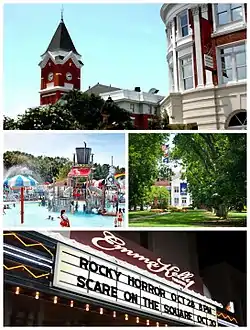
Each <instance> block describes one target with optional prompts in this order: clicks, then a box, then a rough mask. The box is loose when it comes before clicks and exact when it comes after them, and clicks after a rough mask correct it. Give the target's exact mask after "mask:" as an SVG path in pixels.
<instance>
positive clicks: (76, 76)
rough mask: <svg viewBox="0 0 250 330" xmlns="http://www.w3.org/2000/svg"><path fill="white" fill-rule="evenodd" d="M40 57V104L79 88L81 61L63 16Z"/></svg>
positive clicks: (52, 100) (51, 102)
mask: <svg viewBox="0 0 250 330" xmlns="http://www.w3.org/2000/svg"><path fill="white" fill-rule="evenodd" d="M41 58H42V60H41V62H40V63H39V66H40V68H41V90H40V91H39V93H40V105H44V104H54V103H56V102H57V101H58V100H59V99H60V98H61V96H62V95H63V94H65V93H67V92H69V91H71V90H72V89H80V88H81V67H82V66H83V63H82V61H81V55H80V54H79V53H78V52H77V51H76V49H75V46H74V44H73V41H72V39H71V37H70V35H69V32H68V30H67V28H66V26H65V24H64V21H63V16H61V22H60V23H59V25H58V27H57V30H56V32H55V34H54V36H53V38H52V39H51V42H50V44H49V46H48V48H47V50H46V52H45V53H44V54H43V55H42V56H41Z"/></svg>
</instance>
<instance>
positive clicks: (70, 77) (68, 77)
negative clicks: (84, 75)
mask: <svg viewBox="0 0 250 330" xmlns="http://www.w3.org/2000/svg"><path fill="white" fill-rule="evenodd" d="M66 79H67V80H72V74H71V73H70V72H67V73H66Z"/></svg>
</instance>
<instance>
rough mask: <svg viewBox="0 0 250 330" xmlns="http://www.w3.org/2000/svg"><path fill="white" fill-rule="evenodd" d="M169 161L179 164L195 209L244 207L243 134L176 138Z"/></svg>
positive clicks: (244, 168) (186, 135) (244, 164)
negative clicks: (202, 207) (173, 160)
mask: <svg viewBox="0 0 250 330" xmlns="http://www.w3.org/2000/svg"><path fill="white" fill-rule="evenodd" d="M173 142H174V144H175V147H174V150H173V151H172V152H171V157H172V159H175V160H179V161H180V163H181V164H182V166H183V170H184V175H185V177H186V179H187V182H188V190H189V192H190V193H191V195H192V200H193V203H194V204H195V205H196V206H202V205H203V206H206V207H213V208H215V209H216V210H217V211H218V210H220V207H221V206H224V207H223V209H224V211H223V212H222V213H223V214H219V213H220V212H219V213H218V215H220V216H226V213H227V210H228V209H229V208H230V207H234V208H237V206H239V204H241V205H245V203H246V134H244V133H243V134H232V133H231V134H220V133H219V134H217V133H216V134H211V133H210V134H204V133H199V134H177V135H176V136H175V138H174V141H173Z"/></svg>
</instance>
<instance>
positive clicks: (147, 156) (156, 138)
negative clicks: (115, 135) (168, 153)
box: [129, 133, 169, 208]
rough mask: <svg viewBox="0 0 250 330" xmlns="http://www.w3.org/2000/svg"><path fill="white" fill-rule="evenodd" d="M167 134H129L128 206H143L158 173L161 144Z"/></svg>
mask: <svg viewBox="0 0 250 330" xmlns="http://www.w3.org/2000/svg"><path fill="white" fill-rule="evenodd" d="M168 136H169V134H164V133H162V134H155V133H153V134H141V133H138V134H129V204H130V205H129V207H130V208H134V207H136V206H138V205H140V206H143V203H144V202H145V198H146V196H147V193H148V192H149V191H150V190H151V186H152V185H153V184H154V182H155V181H156V180H157V178H158V175H159V161H160V160H161V157H162V156H163V151H162V144H164V143H166V141H167V140H168Z"/></svg>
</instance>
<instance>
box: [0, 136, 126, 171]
mask: <svg viewBox="0 0 250 330" xmlns="http://www.w3.org/2000/svg"><path fill="white" fill-rule="evenodd" d="M84 142H86V143H87V147H90V148H92V153H93V154H94V162H96V163H100V164H110V163H111V156H113V157H114V158H113V159H114V165H115V166H118V165H119V166H120V167H125V138H124V134H123V133H122V134H119V133H112V134H108V133H106V134H105V133H97V134H82V133H75V134H72V133H53V132H52V131H51V132H49V134H47V132H43V133H42V132H39V133H36V132H20V131H4V152H5V151H7V150H8V151H22V152H27V153H30V154H32V155H34V156H40V155H44V156H51V157H56V156H59V157H67V158H70V159H73V153H74V152H75V148H77V147H83V146H84Z"/></svg>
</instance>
